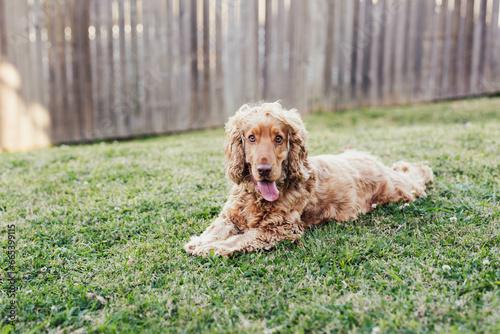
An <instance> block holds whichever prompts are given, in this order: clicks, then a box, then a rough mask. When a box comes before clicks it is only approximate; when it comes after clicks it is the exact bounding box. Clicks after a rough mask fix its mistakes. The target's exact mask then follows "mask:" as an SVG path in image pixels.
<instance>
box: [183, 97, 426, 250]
mask: <svg viewBox="0 0 500 334" xmlns="http://www.w3.org/2000/svg"><path fill="white" fill-rule="evenodd" d="M306 142H307V132H306V129H305V126H304V123H303V122H302V119H301V118H300V115H299V113H298V112H297V111H296V110H295V109H293V110H286V109H284V108H283V107H282V106H281V105H280V104H279V103H277V102H275V103H262V104H259V105H255V106H250V105H244V106H242V107H241V108H240V109H239V110H238V111H237V112H236V114H235V115H234V116H233V117H231V118H230V119H229V122H228V123H227V124H226V141H225V143H224V153H225V156H226V162H225V167H226V173H227V175H228V176H229V178H230V179H231V180H232V181H233V182H234V183H235V185H234V186H233V189H232V191H231V195H230V196H229V199H228V201H227V202H226V204H225V205H224V208H223V210H222V212H221V213H220V215H219V217H218V218H217V219H215V220H214V221H213V222H212V224H211V225H210V226H209V227H208V229H207V230H206V231H205V232H203V234H201V235H200V236H199V237H192V238H191V240H190V241H189V242H188V243H187V244H186V245H185V246H184V249H185V250H186V251H187V252H188V253H190V254H193V255H200V256H207V255H209V254H210V253H211V251H213V252H214V253H215V254H216V255H226V256H229V255H232V254H233V253H235V252H251V251H254V250H257V249H266V250H268V249H270V248H272V247H273V246H274V245H275V244H276V243H277V242H279V241H281V240H291V241H296V240H297V239H298V238H300V237H301V236H302V234H303V233H304V231H305V230H306V229H307V228H308V227H310V226H314V225H318V224H321V223H326V222H328V221H330V220H332V219H334V220H336V221H339V222H342V221H346V220H349V219H354V218H356V217H357V216H358V215H359V214H362V213H366V212H368V211H370V210H372V209H373V207H375V206H376V205H378V204H383V203H391V202H399V201H406V202H412V201H413V200H414V199H415V197H416V196H425V184H426V183H427V182H431V181H432V180H433V174H432V170H431V169H430V168H429V167H428V166H425V165H421V164H411V163H407V162H398V163H395V164H394V166H393V167H392V168H389V167H387V166H385V165H384V164H382V163H381V162H380V161H379V160H378V159H377V158H376V157H374V156H372V155H369V154H367V153H362V152H358V151H354V150H349V151H347V152H344V153H342V154H340V155H319V156H314V157H309V156H308V154H307V146H306Z"/></svg>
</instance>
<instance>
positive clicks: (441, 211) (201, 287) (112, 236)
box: [0, 97, 500, 333]
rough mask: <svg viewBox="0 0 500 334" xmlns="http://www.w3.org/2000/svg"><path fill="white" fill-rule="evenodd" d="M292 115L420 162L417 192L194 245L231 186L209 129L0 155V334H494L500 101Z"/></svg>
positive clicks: (498, 297) (327, 141)
mask: <svg viewBox="0 0 500 334" xmlns="http://www.w3.org/2000/svg"><path fill="white" fill-rule="evenodd" d="M304 119H305V120H306V121H307V127H308V130H309V137H310V141H309V150H310V154H312V155H315V154H323V153H339V152H340V150H341V149H342V148H343V147H346V146H350V147H353V148H357V149H359V150H365V151H370V152H371V153H373V154H376V155H378V156H380V157H381V159H382V160H383V161H384V162H385V163H386V164H392V163H393V162H395V161H398V160H402V159H405V160H408V161H411V162H418V161H426V162H428V163H429V165H430V166H431V167H432V168H433V170H434V173H435V179H436V180H435V182H434V183H433V184H431V185H430V188H429V190H428V197H427V198H422V199H419V200H417V201H416V202H414V203H412V204H410V205H409V206H406V207H405V206H403V207H401V205H400V204H390V205H385V206H379V207H377V208H376V209H375V210H374V211H372V212H370V213H369V214H366V215H363V216H361V217H359V219H357V220H354V221H349V222H347V223H336V222H330V223H329V224H328V225H325V226H322V227H318V228H314V229H311V230H309V231H308V232H307V233H306V235H305V237H304V238H303V239H302V240H301V241H300V242H298V243H295V244H292V243H289V242H283V243H280V244H278V246H277V247H276V248H275V249H273V250H272V251H259V252H255V253H251V254H243V255H237V256H234V257H232V258H229V259H226V258H217V257H212V258H207V259H203V258H197V257H191V256H188V255H187V254H186V253H185V252H184V250H183V249H182V246H183V245H184V244H185V243H186V242H187V240H188V239H189V237H191V236H193V235H198V234H200V233H201V232H202V231H203V230H204V229H205V228H206V227H207V226H208V225H209V224H210V222H211V221H212V220H213V219H214V218H215V217H216V216H217V214H218V213H219V211H220V210H221V208H222V206H223V204H224V202H225V200H226V198H227V195H228V192H229V189H230V187H231V184H230V182H229V181H228V180H227V179H226V178H225V177H224V171H223V167H222V162H223V153H222V144H223V139H224V138H223V135H224V131H223V129H222V128H218V129H214V130H208V131H196V132H189V133H182V134H176V135H169V136H161V137H155V138H148V139H141V140H134V141H126V142H106V143H96V144H93V145H77V146H60V147H54V148H51V149H46V150H40V151H34V152H28V153H2V154H0V225H1V234H0V242H1V244H2V250H3V251H2V253H1V254H2V256H1V261H2V268H3V272H2V278H3V279H2V291H1V294H2V295H1V301H0V308H1V310H2V317H1V320H0V321H1V325H2V333H10V332H19V333H28V332H30V331H32V332H52V333H63V331H62V330H63V329H66V331H65V332H66V333H69V332H72V331H75V332H76V333H84V332H85V331H86V332H89V333H92V332H94V333H97V332H103V333H116V332H145V333H158V332H172V333H182V332H197V331H198V332H240V333H249V332H267V333H269V332H278V333H279V332H294V333H296V332H299V333H300V332H318V331H320V332H345V333H357V332H361V333H379V332H380V333H390V332H410V333H411V332H419V333H420V332H435V331H443V332H452V333H453V332H456V333H458V332H459V333H463V332H475V333H481V332H483V333H493V332H497V333H498V332H500V205H499V198H500V191H499V160H500V159H499V156H500V98H498V97H497V98H481V99H469V100H461V101H452V102H440V103H433V104H418V105H412V106H406V107H391V108H368V109H358V110H352V111H346V112H339V113H321V112H317V113H314V114H310V115H307V116H304ZM8 224H15V226H16V230H15V237H16V240H15V243H16V248H17V257H16V267H17V278H18V280H17V282H16V286H17V294H16V296H17V297H16V300H15V306H16V307H17V314H18V319H17V323H16V326H15V328H14V327H12V326H10V325H9V324H8V322H7V313H8V312H9V310H10V309H9V302H10V300H11V299H9V298H7V295H6V291H7V289H8V288H9V284H10V283H9V282H7V281H6V280H5V278H6V270H7V269H6V268H7V267H8V261H7V260H8V259H7V256H6V253H5V251H6V250H7V247H8V229H7V225H8Z"/></svg>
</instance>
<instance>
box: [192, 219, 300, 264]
mask: <svg viewBox="0 0 500 334" xmlns="http://www.w3.org/2000/svg"><path fill="white" fill-rule="evenodd" d="M295 227H297V226H295ZM302 233H303V230H302V229H300V230H297V229H296V228H295V229H284V230H282V231H277V230H270V231H269V230H265V229H261V228H252V229H249V230H247V231H245V232H244V233H243V234H237V235H233V236H231V237H229V238H227V239H225V240H220V241H215V242H212V243H210V244H206V245H204V246H200V247H198V248H196V250H195V251H194V252H193V253H192V254H193V255H199V256H203V257H206V256H208V255H210V253H211V251H213V252H214V254H215V255H224V256H231V255H233V254H234V253H237V252H238V253H248V252H252V251H255V250H259V249H263V250H269V249H271V248H273V247H274V246H275V245H276V244H277V243H278V242H279V241H281V240H291V241H296V240H297V239H299V238H300V236H301V235H302Z"/></svg>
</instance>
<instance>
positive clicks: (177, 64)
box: [0, 0, 500, 150]
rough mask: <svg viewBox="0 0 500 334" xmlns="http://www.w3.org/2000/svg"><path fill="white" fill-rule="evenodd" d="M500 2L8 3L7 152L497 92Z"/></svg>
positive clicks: (1, 36) (1, 80)
mask: <svg viewBox="0 0 500 334" xmlns="http://www.w3.org/2000/svg"><path fill="white" fill-rule="evenodd" d="M499 2H500V0H363V1H361V0H311V1H306V0H260V1H259V0H0V55H1V63H0V148H3V149H6V150H15V149H19V148H32V147H37V146H45V145H47V144H48V143H49V142H52V143H61V142H73V141H83V140H94V139H103V138H124V137H131V136H136V135H144V134H156V133H166V132H175V131H184V130H189V129H196V128H204V127H210V126H216V125H221V124H223V123H224V122H225V121H226V120H227V118H228V117H229V116H230V115H231V114H233V113H234V111H235V110H236V109H237V108H238V107H239V106H240V105H241V104H243V103H246V102H253V101H259V100H277V99H281V100H282V101H283V102H284V103H285V105H287V106H290V107H292V106H293V107H296V108H298V109H299V110H300V111H301V112H308V111H311V110H314V109H316V108H323V109H326V110H338V109H349V108H354V107H358V106H369V105H391V104H405V103H410V102H420V101H432V100H437V99H447V98H455V97H462V96H470V95H474V94H483V93H487V92H498V91H500V33H499V15H500V14H499Z"/></svg>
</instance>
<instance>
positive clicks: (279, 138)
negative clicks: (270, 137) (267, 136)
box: [275, 136, 283, 144]
mask: <svg viewBox="0 0 500 334" xmlns="http://www.w3.org/2000/svg"><path fill="white" fill-rule="evenodd" d="M275 141H276V142H277V143H278V144H281V142H282V141H283V137H281V136H276V139H275Z"/></svg>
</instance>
